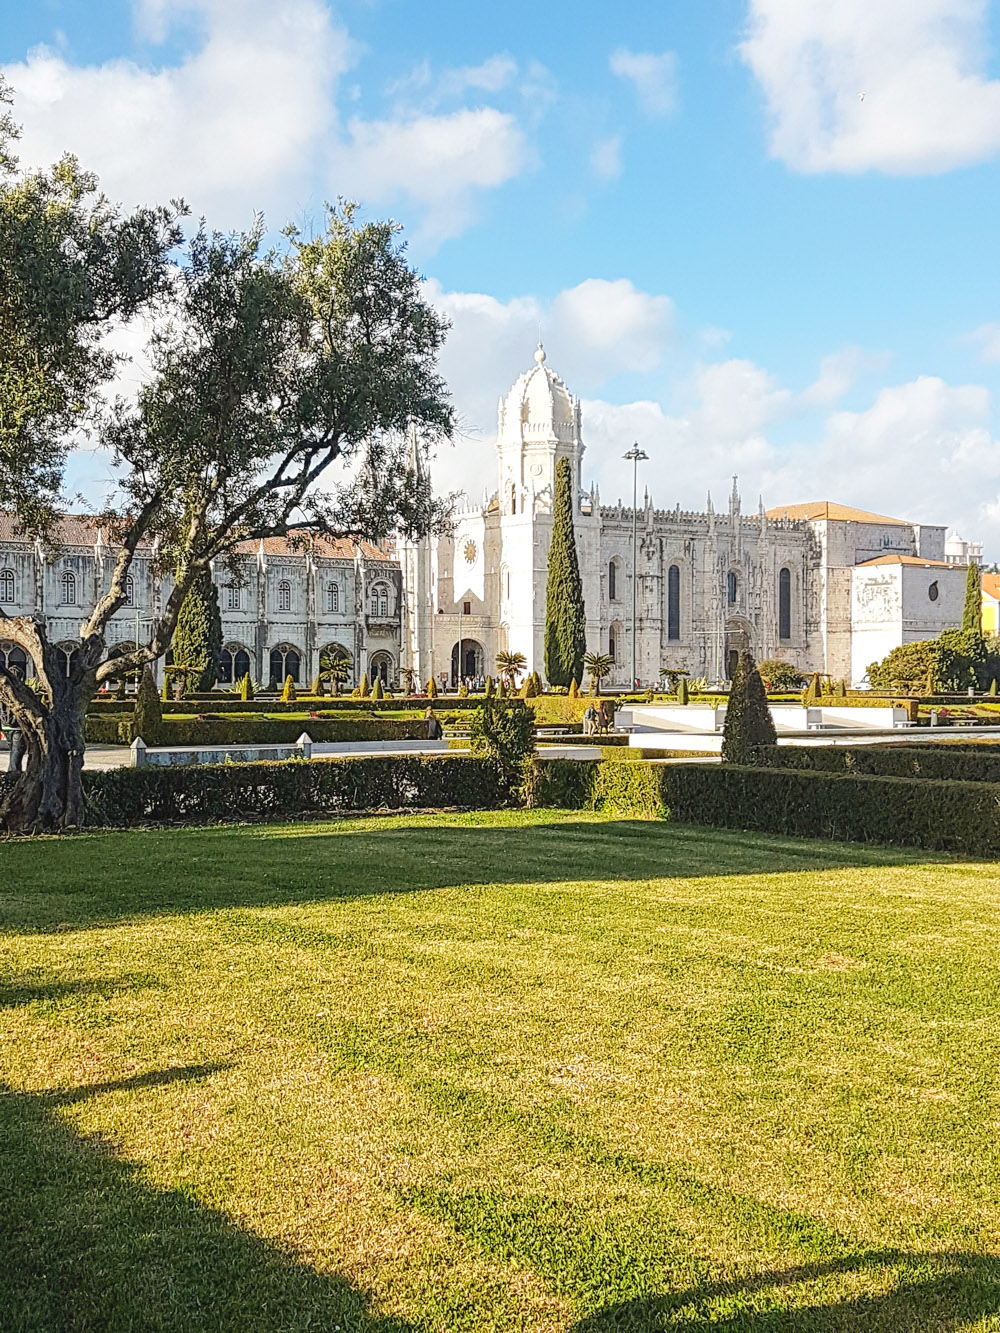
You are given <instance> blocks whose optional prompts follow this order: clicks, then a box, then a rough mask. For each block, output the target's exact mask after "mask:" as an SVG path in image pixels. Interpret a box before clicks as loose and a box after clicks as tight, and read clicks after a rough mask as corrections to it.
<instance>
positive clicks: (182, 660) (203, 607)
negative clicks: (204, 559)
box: [173, 569, 222, 694]
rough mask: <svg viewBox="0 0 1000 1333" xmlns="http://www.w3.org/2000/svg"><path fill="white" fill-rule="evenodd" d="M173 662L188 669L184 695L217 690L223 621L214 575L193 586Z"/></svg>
mask: <svg viewBox="0 0 1000 1333" xmlns="http://www.w3.org/2000/svg"><path fill="white" fill-rule="evenodd" d="M173 649H174V661H175V662H176V664H177V665H178V666H184V667H187V668H188V670H189V674H188V675H187V676H186V677H185V682H184V693H185V694H187V693H189V692H203V691H207V690H211V689H214V687H215V682H216V680H217V679H218V672H219V654H220V653H221V652H222V617H221V615H220V614H219V594H218V590H217V589H216V586H215V582H214V580H213V579H212V571H211V570H210V569H204V570H202V571H201V573H200V574H199V575H198V577H197V578H196V579H195V581H194V582H193V583H192V584H191V587H190V588H189V589H188V592H187V596H186V597H185V598H184V601H183V604H182V605H181V610H180V615H179V616H178V617H177V628H176V629H175V630H174V638H173Z"/></svg>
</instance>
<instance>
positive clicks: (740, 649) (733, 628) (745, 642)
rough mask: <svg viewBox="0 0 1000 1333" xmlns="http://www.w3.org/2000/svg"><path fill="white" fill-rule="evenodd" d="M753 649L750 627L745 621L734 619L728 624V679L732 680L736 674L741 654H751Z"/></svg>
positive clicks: (726, 661)
mask: <svg viewBox="0 0 1000 1333" xmlns="http://www.w3.org/2000/svg"><path fill="white" fill-rule="evenodd" d="M752 647H753V642H752V639H751V632H750V626H749V624H748V623H747V621H745V620H740V619H733V620H729V621H727V622H726V656H725V667H726V679H727V680H732V679H733V677H734V676H735V674H736V663H737V661H738V660H739V655H740V653H745V652H750V651H751V650H752Z"/></svg>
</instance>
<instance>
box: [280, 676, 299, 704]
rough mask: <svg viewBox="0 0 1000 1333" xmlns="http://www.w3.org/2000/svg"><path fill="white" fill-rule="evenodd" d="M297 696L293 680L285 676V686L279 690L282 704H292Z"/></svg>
mask: <svg viewBox="0 0 1000 1333" xmlns="http://www.w3.org/2000/svg"><path fill="white" fill-rule="evenodd" d="M297 698H298V695H297V694H296V693H295V681H294V680H292V678H291V676H286V677H285V688H284V689H283V690H282V691H281V702H282V703H283V704H293V703H294V702H295V700H296V699H297Z"/></svg>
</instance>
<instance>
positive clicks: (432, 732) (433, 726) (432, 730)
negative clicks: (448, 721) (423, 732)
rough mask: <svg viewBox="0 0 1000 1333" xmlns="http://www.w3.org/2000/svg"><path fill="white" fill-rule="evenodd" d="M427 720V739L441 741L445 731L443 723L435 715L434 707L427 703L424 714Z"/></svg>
mask: <svg viewBox="0 0 1000 1333" xmlns="http://www.w3.org/2000/svg"><path fill="white" fill-rule="evenodd" d="M424 719H425V720H426V722H427V739H428V740H429V741H439V740H440V739H441V737H442V736H443V735H444V733H443V732H442V730H441V723H440V722H439V721H438V720H437V718H436V717H435V716H434V709H433V708H431V706H430V704H428V705H427V712H426V713H425V714H424Z"/></svg>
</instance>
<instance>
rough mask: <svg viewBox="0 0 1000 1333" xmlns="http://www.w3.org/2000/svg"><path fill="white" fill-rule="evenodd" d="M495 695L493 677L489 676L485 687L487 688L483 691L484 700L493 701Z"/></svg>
mask: <svg viewBox="0 0 1000 1333" xmlns="http://www.w3.org/2000/svg"><path fill="white" fill-rule="evenodd" d="M494 693H495V688H494V685H493V677H492V676H487V677H486V685H485V688H484V689H483V696H484V698H487V699H492V698H493V695H494Z"/></svg>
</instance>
